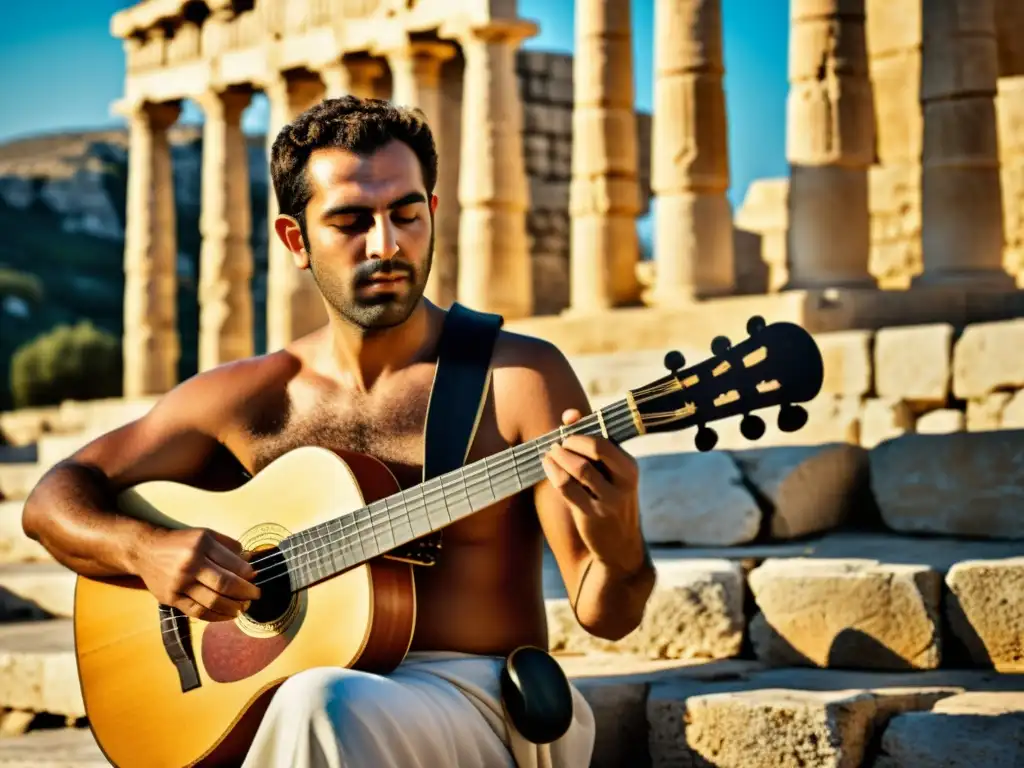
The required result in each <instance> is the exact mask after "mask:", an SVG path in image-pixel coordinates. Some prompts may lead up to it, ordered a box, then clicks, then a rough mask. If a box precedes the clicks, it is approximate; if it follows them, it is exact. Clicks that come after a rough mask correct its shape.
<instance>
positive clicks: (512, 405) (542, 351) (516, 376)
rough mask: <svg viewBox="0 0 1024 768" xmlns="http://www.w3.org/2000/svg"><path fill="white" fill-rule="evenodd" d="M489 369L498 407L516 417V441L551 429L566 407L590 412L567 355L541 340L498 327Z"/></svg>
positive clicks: (527, 438) (559, 421)
mask: <svg viewBox="0 0 1024 768" xmlns="http://www.w3.org/2000/svg"><path fill="white" fill-rule="evenodd" d="M493 369H494V387H495V397H496V398H497V399H498V402H499V408H501V409H502V410H504V411H505V413H506V414H509V416H510V417H512V418H514V419H515V422H516V427H517V429H516V434H517V435H518V437H519V439H521V440H529V439H532V438H533V437H536V436H537V435H540V434H544V433H546V432H548V431H550V430H552V429H556V428H557V427H558V425H559V424H560V423H561V415H562V413H563V412H564V411H566V410H568V409H570V408H575V409H576V410H578V411H580V413H581V414H583V415H586V414H588V413H590V410H591V408H590V402H589V400H588V399H587V394H586V391H585V390H584V388H583V385H582V384H581V383H580V380H579V377H578V376H577V375H576V372H575V371H574V370H573V367H572V365H571V363H570V362H569V359H568V358H567V356H566V355H565V354H564V353H563V352H562V350H561V349H559V348H558V347H557V346H556V345H555V344H552V343H551V342H550V341H547V340H546V339H540V338H537V337H535V336H527V335H525V334H520V333H513V332H510V331H502V332H501V334H500V335H499V336H498V341H497V343H496V344H495V349H494V357H493Z"/></svg>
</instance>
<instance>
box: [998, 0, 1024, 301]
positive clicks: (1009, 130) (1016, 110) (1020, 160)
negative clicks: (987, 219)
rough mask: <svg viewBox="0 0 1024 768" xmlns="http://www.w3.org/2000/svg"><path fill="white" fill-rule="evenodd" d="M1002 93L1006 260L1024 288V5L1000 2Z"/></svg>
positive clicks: (1001, 164)
mask: <svg viewBox="0 0 1024 768" xmlns="http://www.w3.org/2000/svg"><path fill="white" fill-rule="evenodd" d="M996 22H997V29H996V37H997V40H998V43H999V86H998V87H999V92H998V94H997V96H996V119H997V123H998V137H999V168H1000V182H1001V185H1002V194H1003V232H1004V237H1005V241H1006V243H1005V247H1004V259H1003V263H1004V264H1005V266H1006V268H1007V270H1008V271H1009V272H1010V273H1011V274H1013V275H1015V276H1016V278H1017V285H1018V286H1020V287H1024V5H1021V4H1020V3H1019V2H1017V0H996Z"/></svg>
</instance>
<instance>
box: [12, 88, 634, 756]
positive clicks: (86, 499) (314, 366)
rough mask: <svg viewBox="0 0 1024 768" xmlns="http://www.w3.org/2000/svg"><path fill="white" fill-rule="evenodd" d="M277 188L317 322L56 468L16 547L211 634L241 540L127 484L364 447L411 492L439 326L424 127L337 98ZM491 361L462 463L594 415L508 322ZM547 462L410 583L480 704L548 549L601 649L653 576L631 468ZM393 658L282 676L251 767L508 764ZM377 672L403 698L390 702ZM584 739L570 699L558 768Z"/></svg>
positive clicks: (425, 630)
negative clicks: (135, 580) (161, 511)
mask: <svg viewBox="0 0 1024 768" xmlns="http://www.w3.org/2000/svg"><path fill="white" fill-rule="evenodd" d="M271 173H272V177H273V183H274V188H275V190H276V193H277V197H278V200H279V202H280V209H281V215H279V216H278V217H277V219H276V222H275V228H276V232H277V234H278V236H279V237H280V238H281V240H282V241H283V242H284V243H285V244H286V245H287V247H288V249H289V251H290V252H291V253H292V255H293V258H294V262H295V265H296V267H297V268H298V269H302V270H310V272H311V273H312V275H313V277H314V279H315V281H316V284H317V286H318V287H319V290H320V293H321V294H322V297H323V301H324V304H325V306H326V308H327V310H328V313H329V317H330V321H329V323H328V325H326V326H325V327H323V328H322V329H320V330H318V331H315V332H314V333H312V334H310V335H308V336H306V337H305V338H302V339H299V340H297V341H295V342H293V343H292V344H290V345H288V346H287V348H285V349H283V350H281V351H277V352H273V353H270V354H267V355H264V356H258V357H254V358H250V359H245V360H240V361H236V362H232V363H229V364H226V365H222V366H220V367H218V368H216V369H213V370H210V371H206V372H203V373H200V374H198V375H196V376H194V377H192V378H190V379H188V380H187V381H185V382H183V383H181V384H180V385H178V386H177V387H176V388H175V389H174V390H172V391H171V392H169V393H167V394H166V395H165V396H164V397H162V398H161V399H160V401H159V402H158V403H157V404H156V406H155V407H154V408H153V409H152V410H151V411H150V412H149V413H148V414H147V415H145V416H144V417H143V418H141V419H139V420H138V421H135V422H133V423H131V424H128V425H127V426H124V427H122V428H120V429H117V430H114V431H113V432H111V433H109V434H107V435H104V436H103V437H100V438H98V439H97V440H95V441H93V442H92V443H90V444H89V445H87V446H86V447H84V448H82V449H81V450H80V451H78V452H77V453H76V454H74V455H73V456H71V457H70V458H68V459H67V460H65V461H62V462H60V463H59V464H57V465H56V466H55V467H53V469H51V470H50V471H49V472H48V473H47V474H46V476H45V477H44V478H43V479H42V480H41V481H40V482H39V484H38V486H37V487H36V488H35V489H34V490H33V492H32V494H31V496H30V497H29V499H28V500H27V501H26V503H25V508H24V519H23V526H24V530H25V532H26V534H27V535H28V536H30V537H31V538H33V539H35V540H37V541H39V542H41V543H42V544H43V546H45V547H46V549H47V550H49V551H50V552H51V553H52V554H53V556H54V557H55V558H56V559H57V560H58V561H60V562H61V563H63V564H64V565H66V566H67V567H69V568H71V569H73V570H74V571H77V572H78V573H81V574H86V575H90V576H97V577H102V576H108V575H114V574H123V573H128V574H134V575H136V576H138V577H140V578H141V579H142V580H143V581H144V582H145V584H146V586H147V587H148V588H149V590H150V591H151V592H152V593H153V595H155V596H156V598H157V599H158V600H159V601H160V602H161V603H164V604H168V605H173V606H176V607H177V608H180V609H181V610H182V611H184V612H185V613H187V614H188V615H189V616H192V617H194V618H196V619H202V620H205V621H224V620H231V619H232V618H234V617H235V616H236V615H237V614H238V613H239V612H240V611H241V610H243V606H244V604H245V603H246V601H249V600H253V599H255V598H257V597H258V596H259V590H258V589H257V588H256V587H255V586H253V585H252V583H251V579H252V577H253V571H252V569H251V568H250V566H249V565H248V564H247V563H246V562H245V560H244V559H243V558H242V557H241V556H240V554H239V553H240V547H239V545H238V543H237V542H235V541H233V540H231V539H230V538H227V537H225V536H223V535H220V534H218V533H217V532H216V531H210V530H178V531H168V530H163V529H159V528H154V527H152V526H151V525H150V524H147V523H142V522H139V521H136V520H133V519H130V518H128V517H123V516H118V515H116V514H115V513H114V512H113V511H112V510H113V509H114V503H113V499H114V496H115V494H116V493H117V492H119V491H120V490H122V489H124V488H127V487H129V486H132V485H135V484H138V483H142V482H145V481H150V480H156V479H164V480H175V481H179V482H185V483H189V484H191V485H195V486H198V487H203V488H209V489H223V488H228V487H235V486H237V485H239V484H240V483H241V482H243V481H244V478H245V476H246V474H245V473H247V474H248V475H255V474H256V473H258V472H259V471H260V470H261V469H262V468H263V467H265V466H267V464H269V463H270V462H271V461H273V460H274V459H275V458H277V457H279V456H281V455H282V454H283V453H285V452H286V451H289V450H290V449H293V448H296V447H298V446H302V445H309V444H314V445H319V446H323V447H326V448H329V449H344V450H354V451H359V452H362V453H367V454H371V455H373V456H376V457H377V458H379V459H381V460H382V461H383V462H384V463H386V464H387V466H388V467H389V468H390V469H391V470H392V472H394V474H395V476H396V478H397V479H398V480H399V482H400V483H401V484H402V486H403V487H409V486H412V485H415V484H417V483H419V482H420V480H421V472H422V455H423V425H424V419H425V417H426V409H427V400H428V396H429V393H430V389H431V385H432V382H433V376H434V370H435V364H436V357H437V342H438V339H439V335H440V331H441V327H442V322H443V320H444V317H445V311H444V310H442V309H440V308H438V307H437V306H435V305H433V304H432V303H430V302H429V301H427V300H426V299H425V298H423V296H422V294H423V290H424V286H425V284H426V281H427V276H428V274H429V270H430V265H431V257H432V250H433V227H434V212H435V209H436V207H437V205H438V199H437V197H436V196H435V195H434V194H433V190H434V184H435V181H436V178H437V157H436V154H435V149H434V142H433V138H432V135H431V132H430V129H429V127H428V126H427V125H426V123H425V122H424V121H423V119H422V115H421V113H418V112H415V111H409V110H404V109H400V108H397V107H395V106H394V105H391V104H389V103H387V102H383V101H373V100H362V99H357V98H354V97H346V98H343V99H335V100H328V101H325V102H323V103H321V104H319V105H317V106H315V107H313V108H311V109H310V110H308V111H307V112H305V113H304V114H302V115H300V116H299V117H298V118H296V120H295V121H293V122H292V123H291V124H290V125H288V126H286V127H285V128H284V129H283V130H282V132H281V133H280V135H279V136H278V137H277V140H276V141H275V143H274V147H273V153H272V160H271ZM493 362H494V373H493V379H492V383H491V394H490V396H489V398H488V402H487V405H486V407H485V411H484V414H483V417H482V419H481V422H480V426H479V429H478V431H477V434H476V438H475V442H474V444H473V448H472V452H471V456H470V460H471V461H472V460H475V459H477V458H481V457H483V456H486V455H490V454H493V453H496V452H498V451H501V450H503V449H505V448H507V447H509V446H511V445H515V444H519V443H522V442H525V441H528V440H531V439H533V438H535V437H539V436H541V435H543V434H545V433H548V432H550V431H552V430H554V429H557V428H558V426H559V424H560V423H565V424H570V423H572V422H573V421H575V420H577V419H579V418H580V417H581V416H582V415H585V414H587V413H589V412H590V409H589V404H588V401H587V397H586V395H585V393H584V391H583V389H582V388H581V386H580V383H579V381H578V380H577V378H576V376H575V375H574V373H573V371H572V369H571V368H570V366H569V364H568V363H567V362H566V359H565V357H563V355H562V354H561V353H560V352H559V351H558V350H557V349H556V348H555V347H553V346H552V345H551V344H549V343H547V342H544V341H541V340H538V339H534V338H530V337H526V336H522V335H517V334H513V333H510V332H507V331H503V332H501V334H500V335H499V338H498V341H497V342H496V345H495V350H494V359H493ZM597 461H600V462H601V464H602V465H603V468H604V474H602V472H601V470H600V469H599V468H598V466H597V465H596V463H595V462H597ZM544 464H545V471H546V474H547V479H546V480H544V481H542V482H541V483H540V484H538V485H537V486H535V487H534V488H532V489H530V490H528V491H524V492H522V493H520V494H518V495H517V496H516V497H513V498H512V499H509V500H507V501H504V502H501V503H498V504H496V505H494V506H493V507H491V508H489V509H488V510H485V511H482V512H479V513H478V514H476V515H474V516H471V517H469V518H467V519H465V520H462V521H460V522H458V523H455V524H453V525H451V526H449V527H448V528H446V529H445V531H444V549H443V550H442V552H441V557H440V559H439V561H438V563H437V564H436V565H434V566H428V567H418V568H417V569H416V593H417V600H418V615H417V618H418V621H417V626H416V630H415V637H414V640H413V644H412V648H411V651H413V652H414V653H413V654H411V658H412V657H416V655H417V652H437V651H442V652H455V653H456V654H460V655H457V656H456V658H462V659H464V660H469V661H472V660H473V659H482V660H483V662H484V663H485V667H483V670H484V671H483V672H482V673H479V674H478V673H477V672H472V673H469V672H467V674H470V676H471V677H473V676H474V675H475V677H473V679H474V682H473V683H472V684H473V685H477V686H478V688H482V689H484V690H485V691H486V692H487V694H488V695H489V696H490V697H491V700H492V702H493V700H494V698H495V697H496V696H497V695H498V693H497V690H498V689H497V680H498V673H499V671H500V668H501V663H502V662H503V660H504V657H505V656H506V655H507V654H508V653H509V652H511V651H512V650H513V649H515V648H516V647H518V646H520V645H524V644H529V645H536V646H540V647H547V627H546V622H545V613H544V600H543V594H542V584H541V582H542V579H541V553H542V546H541V543H542V537H544V538H546V540H547V542H548V544H549V545H550V548H551V550H552V552H553V553H554V556H555V558H556V560H557V563H558V567H559V570H560V572H561V575H562V578H563V580H564V583H565V587H566V591H567V594H568V595H569V596H570V598H571V600H572V604H573V606H574V609H575V612H576V615H577V618H578V620H579V622H580V624H581V625H582V626H583V627H584V628H586V629H587V630H588V631H589V632H590V633H592V634H594V635H596V636H599V637H603V638H609V639H617V638H621V637H623V636H624V635H626V634H628V633H629V632H630V631H632V630H633V629H634V628H636V626H637V625H638V624H639V622H640V619H641V617H642V615H643V611H644V607H645V605H646V602H647V599H648V596H649V594H650V592H651V590H652V588H653V584H654V571H653V568H652V566H651V563H650V559H649V557H648V556H647V550H646V547H645V545H644V541H643V538H642V535H641V531H640V525H639V514H638V500H637V481H638V478H637V475H638V473H637V467H636V463H635V461H634V460H633V459H632V458H631V457H630V456H629V455H628V454H627V453H625V452H624V451H623V450H621V449H620V448H618V447H616V446H615V445H613V444H612V443H610V442H609V441H607V440H603V439H600V438H591V437H584V436H572V437H568V438H567V439H566V440H565V441H564V442H563V444H562V445H561V446H555V447H553V448H552V449H551V451H550V453H549V455H548V456H547V457H546V459H545V461H544ZM452 655H453V654H450V653H449V657H450V656H452ZM406 666H407V665H403V666H402V667H400V668H399V670H397V671H396V672H395V673H393V675H391V676H389V677H388V678H384V677H378V676H372V675H368V674H365V673H359V672H352V671H351V670H315V671H313V673H302V674H300V675H297V676H295V677H294V678H292V679H290V680H289V681H287V682H286V683H285V684H284V685H282V687H281V688H280V689H279V691H278V693H277V694H276V695H275V697H274V701H273V703H272V705H271V708H270V710H269V711H268V712H267V715H266V716H265V718H264V721H263V725H262V726H261V730H260V733H259V734H257V738H256V742H255V744H254V746H253V748H252V750H251V751H250V753H249V760H248V762H247V764H252V765H259V766H269V765H286V764H287V765H290V766H303V765H314V764H316V765H330V766H340V765H360V766H361V765H368V766H374V767H375V768H376V767H380V768H387V766H392V765H394V766H404V765H414V766H424V767H425V768H434V767H435V766H438V767H439V768H447V767H448V766H451V768H456V766H472V767H473V768H479V767H481V766H483V767H484V768H488V767H489V766H492V765H495V766H507V765H511V764H512V762H511V760H512V757H511V756H510V747H509V745H508V744H507V739H506V738H505V734H504V733H503V731H502V728H500V727H497V726H494V725H493V724H492V725H491V726H490V727H488V726H487V725H486V724H485V723H486V722H489V721H488V720H487V718H486V717H481V713H480V712H479V711H478V710H477V709H474V708H473V705H471V704H469V703H468V701H469V699H471V698H473V697H472V696H470V697H466V696H464V695H463V694H462V693H458V692H457V691H455V689H454V688H450V686H449V688H447V689H446V688H444V686H446V685H449V683H445V682H444V681H443V680H442V679H441V678H434V679H433V682H431V683H429V684H428V683H426V682H424V679H425V677H424V676H423V675H420V676H419V677H416V676H412V677H409V676H406V677H403V674H405V670H406ZM423 669H427V670H428V671H429V669H430V665H429V664H425V665H424V666H423ZM466 669H468V668H466ZM388 680H397V681H400V682H402V684H403V685H404V686H405V687H404V688H399V689H395V688H394V687H393V686H392V687H386V686H387V685H388V682H387V681H388ZM382 686H384V687H382ZM385 696H386V697H387V699H388V700H387V704H386V705H385V704H384V697H385ZM499 711H500V710H499ZM324 726H326V728H325V727H324ZM325 734H331V735H330V736H325ZM592 739H593V719H592V716H591V715H590V712H589V709H588V708H587V707H586V703H585V702H584V701H583V699H582V698H581V697H580V696H579V695H578V692H576V722H575V724H574V726H573V727H572V728H571V729H570V731H569V733H568V734H567V735H566V736H565V737H563V739H562V740H561V741H560V742H557V743H556V744H555V745H554V747H553V752H552V754H553V755H554V756H555V757H556V758H559V759H561V760H562V762H561V763H559V762H557V760H556V763H555V764H556V765H559V764H562V765H567V766H568V765H572V766H585V765H588V764H589V759H590V751H591V749H592Z"/></svg>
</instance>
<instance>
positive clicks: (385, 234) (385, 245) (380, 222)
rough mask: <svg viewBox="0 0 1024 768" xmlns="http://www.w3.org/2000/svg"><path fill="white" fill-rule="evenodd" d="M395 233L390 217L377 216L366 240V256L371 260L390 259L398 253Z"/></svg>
mask: <svg viewBox="0 0 1024 768" xmlns="http://www.w3.org/2000/svg"><path fill="white" fill-rule="evenodd" d="M396 235H397V232H396V227H395V225H394V223H392V221H391V217H390V216H386V215H385V216H378V217H376V221H375V222H374V225H373V230H372V231H371V232H370V233H369V235H368V236H367V238H366V255H367V257H369V258H371V259H392V258H394V256H395V254H396V253H398V240H397V238H396Z"/></svg>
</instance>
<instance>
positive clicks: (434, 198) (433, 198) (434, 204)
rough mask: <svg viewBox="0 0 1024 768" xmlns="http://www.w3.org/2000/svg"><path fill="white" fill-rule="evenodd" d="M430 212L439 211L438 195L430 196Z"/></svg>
mask: <svg viewBox="0 0 1024 768" xmlns="http://www.w3.org/2000/svg"><path fill="white" fill-rule="evenodd" d="M430 213H431V215H433V214H434V213H437V195H431V196H430Z"/></svg>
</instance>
